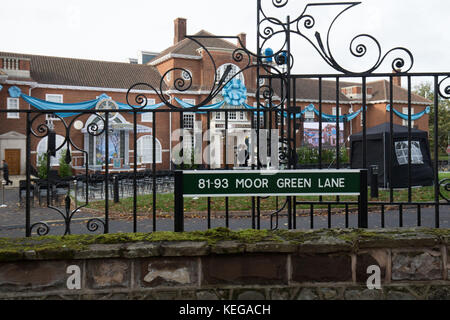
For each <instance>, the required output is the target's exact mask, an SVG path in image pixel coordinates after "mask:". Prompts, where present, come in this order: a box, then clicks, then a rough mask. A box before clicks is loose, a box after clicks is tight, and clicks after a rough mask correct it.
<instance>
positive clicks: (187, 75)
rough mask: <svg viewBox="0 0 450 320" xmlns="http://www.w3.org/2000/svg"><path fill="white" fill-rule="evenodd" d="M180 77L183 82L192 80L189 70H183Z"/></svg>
mask: <svg viewBox="0 0 450 320" xmlns="http://www.w3.org/2000/svg"><path fill="white" fill-rule="evenodd" d="M181 77H182V78H183V79H184V80H191V79H192V72H191V71H190V70H187V69H185V70H183V71H182V72H181Z"/></svg>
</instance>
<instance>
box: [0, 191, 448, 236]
mask: <svg viewBox="0 0 450 320" xmlns="http://www.w3.org/2000/svg"><path fill="white" fill-rule="evenodd" d="M5 200H6V201H5V203H6V204H7V205H8V207H7V208H0V237H23V236H25V227H24V226H25V207H24V204H22V205H21V204H20V202H19V195H18V189H17V188H9V189H7V190H5ZM403 216H404V219H403V226H404V227H415V226H417V214H416V210H415V209H411V210H410V209H405V210H404V213H403ZM130 217H131V214H130ZM91 218H99V217H98V216H96V215H94V214H91V213H88V212H78V213H77V214H75V216H74V219H73V220H72V224H71V232H72V233H73V234H95V233H97V234H98V233H102V232H103V229H102V228H99V230H97V231H96V232H94V233H92V232H90V231H89V230H88V229H87V226H86V224H87V221H88V220H89V219H91ZM31 219H32V221H31V223H32V224H34V223H36V222H41V221H44V222H46V223H47V224H48V225H49V226H50V233H49V234H51V235H62V234H64V230H65V226H64V222H63V219H62V216H61V215H60V214H59V213H58V212H56V211H55V210H52V209H49V208H42V207H38V206H34V207H32V209H31ZM440 224H441V227H442V228H450V208H449V206H441V209H440ZM434 225H435V220H434V208H423V209H422V226H423V227H434ZM225 226H226V225H225V219H224V218H222V217H214V216H213V217H212V225H211V227H212V228H215V227H225ZM270 226H271V224H270V219H269V217H267V216H263V217H262V219H261V225H260V227H261V229H269V228H270ZM332 226H333V227H340V228H343V227H345V215H343V214H333V215H332ZM385 226H386V227H387V228H394V227H399V213H398V211H388V212H386V214H385ZM207 227H208V225H207V220H206V218H185V230H186V231H192V230H206V229H207ZM251 227H252V221H251V219H250V218H249V217H248V216H238V215H233V214H232V215H231V216H230V221H229V228H231V229H249V228H251ZM327 227H328V217H327V216H326V215H325V216H324V215H316V216H315V217H314V228H315V229H320V228H327ZM349 227H351V228H354V227H357V215H356V214H350V215H349ZM369 227H370V228H380V227H381V214H380V213H375V212H373V213H369ZM278 228H280V229H287V218H286V216H285V215H282V216H280V219H279V222H278ZM309 228H310V218H309V216H298V217H297V229H301V230H307V229H309ZM156 230H157V231H171V230H173V220H172V219H170V218H157V221H156ZM132 231H133V223H132V221H131V220H124V219H120V220H115V219H111V220H110V233H116V232H132ZM152 231H153V221H152V219H139V221H138V232H152Z"/></svg>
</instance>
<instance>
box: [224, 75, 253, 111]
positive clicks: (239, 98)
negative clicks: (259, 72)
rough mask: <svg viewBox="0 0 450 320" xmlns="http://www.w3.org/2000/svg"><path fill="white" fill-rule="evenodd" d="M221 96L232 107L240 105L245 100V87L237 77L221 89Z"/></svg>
mask: <svg viewBox="0 0 450 320" xmlns="http://www.w3.org/2000/svg"><path fill="white" fill-rule="evenodd" d="M222 96H223V98H224V100H225V102H226V103H227V104H229V105H230V106H233V107H238V106H240V105H242V104H243V103H244V102H245V100H247V88H246V87H245V85H244V84H243V83H242V82H241V80H239V79H236V78H235V79H233V80H231V81H230V82H228V83H227V85H226V86H225V87H224V88H223V89H222Z"/></svg>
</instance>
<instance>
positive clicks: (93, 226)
mask: <svg viewBox="0 0 450 320" xmlns="http://www.w3.org/2000/svg"><path fill="white" fill-rule="evenodd" d="M100 226H102V227H103V229H105V227H106V223H105V221H103V220H102V219H98V218H94V219H91V220H89V221H88V222H87V224H86V227H87V229H88V230H89V231H90V232H95V231H97V230H98V228H99V227H100Z"/></svg>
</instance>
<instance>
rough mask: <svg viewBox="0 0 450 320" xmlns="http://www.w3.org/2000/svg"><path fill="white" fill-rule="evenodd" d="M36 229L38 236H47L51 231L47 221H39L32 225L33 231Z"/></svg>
mask: <svg viewBox="0 0 450 320" xmlns="http://www.w3.org/2000/svg"><path fill="white" fill-rule="evenodd" d="M34 228H37V229H36V233H37V235H38V236H46V235H48V233H49V232H50V227H49V225H48V224H46V223H45V222H37V223H35V224H33V225H32V226H31V228H30V229H31V232H33V229H34Z"/></svg>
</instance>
